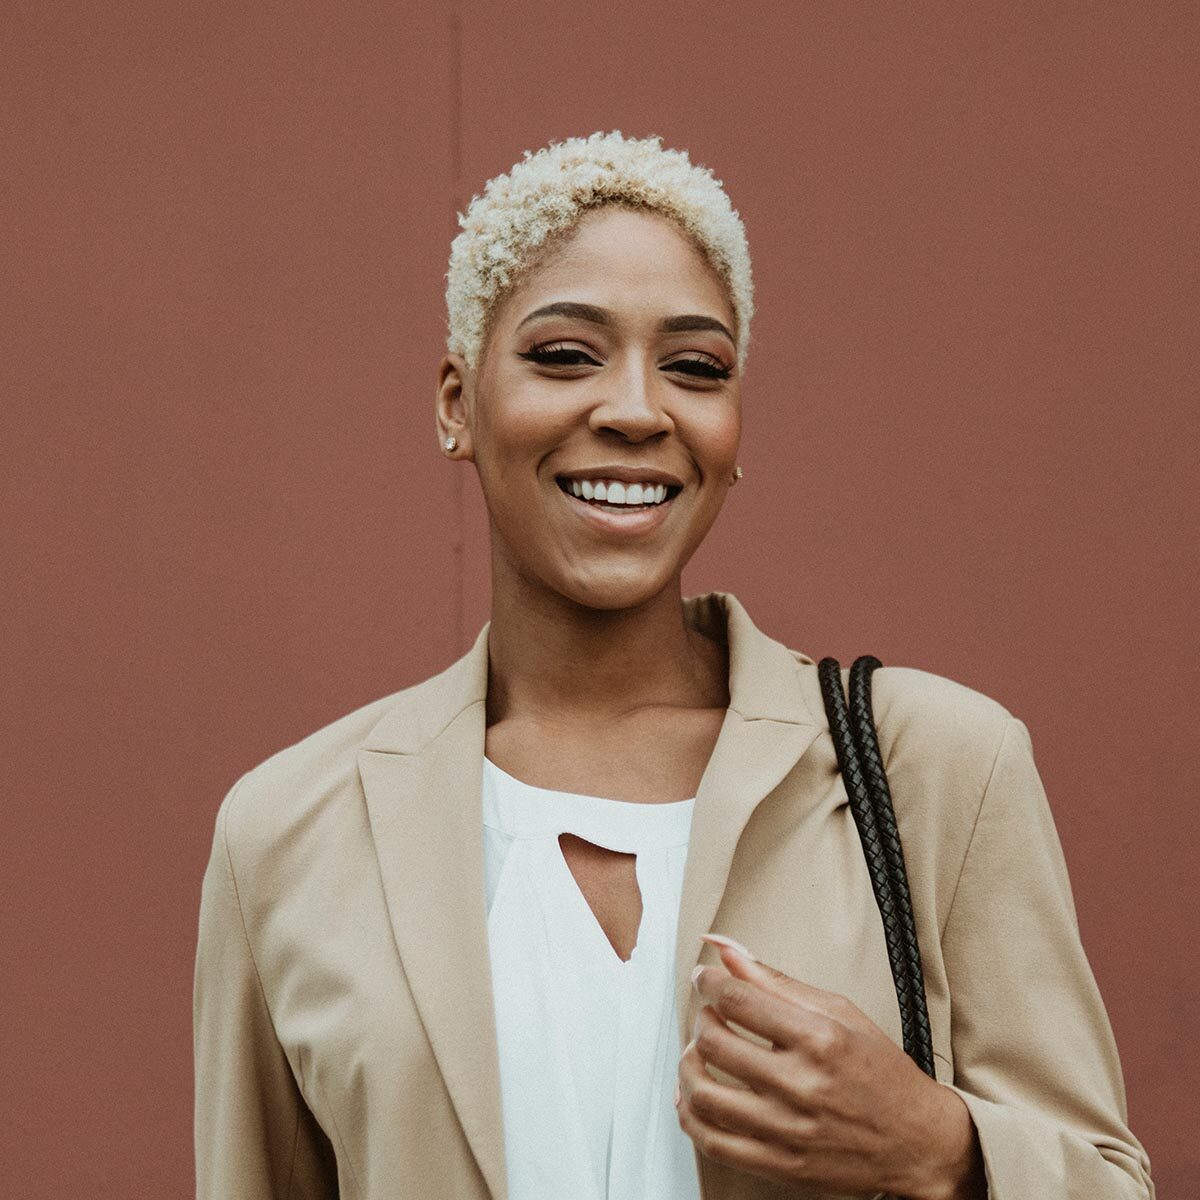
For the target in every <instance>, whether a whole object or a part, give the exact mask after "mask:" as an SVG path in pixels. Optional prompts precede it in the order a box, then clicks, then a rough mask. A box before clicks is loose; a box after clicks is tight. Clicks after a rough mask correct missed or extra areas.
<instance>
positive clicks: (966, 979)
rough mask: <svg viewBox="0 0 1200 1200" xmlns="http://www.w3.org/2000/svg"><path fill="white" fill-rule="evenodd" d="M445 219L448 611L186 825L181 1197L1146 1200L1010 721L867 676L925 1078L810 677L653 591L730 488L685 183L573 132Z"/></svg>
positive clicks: (715, 267)
mask: <svg viewBox="0 0 1200 1200" xmlns="http://www.w3.org/2000/svg"><path fill="white" fill-rule="evenodd" d="M460 222H461V224H462V232H461V233H460V234H459V235H458V236H457V237H456V238H455V239H454V243H453V247H452V253H451V259H450V270H449V273H448V278H449V286H448V288H447V304H448V310H449V336H448V340H447V346H446V353H445V354H444V356H443V357H442V358H441V362H440V365H439V367H438V371H437V384H436V389H435V394H434V418H435V423H436V429H437V436H438V442H439V446H440V448H441V450H442V452H443V453H444V454H445V455H446V456H447V457H448V458H449V459H450V460H453V462H454V465H455V468H456V469H464V468H465V467H466V466H467V464H470V466H471V467H472V468H473V469H474V472H475V474H476V476H477V478H478V480H479V484H480V487H481V489H482V492H483V497H484V500H485V502H486V505H487V510H488V514H489V520H490V540H491V556H490V560H491V561H490V565H491V578H492V607H491V617H490V620H489V621H488V622H487V623H486V624H485V625H484V626H483V627H482V628H481V629H480V631H479V633H478V635H477V636H476V638H475V642H474V645H473V646H472V648H471V649H470V651H469V652H468V653H467V654H466V655H464V656H463V657H462V658H460V659H459V660H458V661H457V662H455V663H452V664H451V665H450V666H448V667H447V668H446V669H445V670H444V671H442V672H441V673H440V674H438V675H436V676H434V677H433V678H431V679H426V680H424V681H423V682H421V683H419V684H416V685H414V686H412V687H409V688H405V689H403V690H402V691H399V692H397V693H394V694H392V695H389V696H385V697H383V698H381V699H379V700H377V701H375V702H374V703H372V704H369V705H367V706H365V707H364V708H362V709H359V710H358V711H356V712H353V713H350V714H348V715H347V716H345V717H343V718H341V719H340V720H338V721H336V722H334V723H333V724H331V725H329V726H327V727H325V728H324V729H320V730H318V731H316V732H315V733H313V734H311V735H310V736H309V737H307V738H305V739H304V740H303V741H302V742H299V743H297V744H296V745H294V746H290V747H288V748H286V749H284V750H282V751H280V752H279V753H278V754H276V755H274V756H272V757H271V758H270V759H268V760H267V761H266V762H263V763H261V764H259V765H258V766H256V767H255V768H253V769H252V770H251V771H249V772H247V773H246V774H245V775H244V776H243V777H242V778H241V779H239V780H238V781H237V783H236V784H235V785H234V787H233V788H232V789H231V790H230V792H229V794H228V795H227V796H226V797H225V800H224V801H223V803H222V804H221V806H220V809H219V811H218V814H217V819H216V830H215V836H214V841H213V847H212V853H211V857H210V861H209V866H208V870H207V873H206V875H205V879H204V889H203V896H202V901H201V919H200V936H199V943H198V948H197V958H196V976H195V979H196V984H195V1054H196V1150H197V1197H198V1200H218V1198H220V1200H226V1198H227V1197H231V1196H238V1197H242V1198H243V1200H268V1198H270V1197H282V1196H304V1197H306V1198H307V1200H321V1198H325V1197H329V1198H331V1200H332V1197H335V1196H357V1197H361V1198H363V1200H385V1198H389V1200H390V1198H392V1197H396V1196H400V1195H403V1196H413V1197H421V1198H422V1200H439V1198H444V1200H451V1198H454V1200H463V1198H466V1200H486V1198H488V1197H491V1198H492V1200H550V1198H555V1200H557V1198H558V1197H570V1198H571V1200H617V1198H619V1200H644V1198H648V1197H653V1198H655V1200H697V1198H699V1197H704V1200H733V1198H734V1197H737V1198H738V1200H755V1198H757V1197H761V1198H763V1200H766V1197H779V1196H782V1195H789V1196H790V1195H795V1196H802V1197H805V1198H807V1200H821V1198H822V1197H835V1196H836V1197H848V1196H858V1197H869V1196H878V1195H879V1194H880V1193H884V1192H886V1193H889V1194H894V1195H897V1196H905V1197H912V1198H913V1200H954V1198H959V1200H966V1198H972V1197H973V1198H977V1200H984V1198H985V1197H990V1200H1027V1198H1028V1197H1032V1196H1037V1197H1043V1196H1044V1197H1056V1198H1063V1200H1152V1198H1153V1196H1154V1189H1153V1184H1152V1183H1151V1182H1150V1175H1149V1160H1148V1158H1147V1157H1146V1154H1145V1151H1144V1149H1143V1148H1142V1146H1141V1144H1140V1143H1139V1142H1138V1141H1137V1139H1136V1138H1135V1137H1134V1136H1133V1134H1132V1132H1131V1131H1130V1130H1129V1128H1128V1125H1127V1123H1126V1113H1125V1097H1124V1090H1123V1083H1122V1077H1121V1069H1120V1063H1119V1060H1118V1057H1117V1053H1116V1047H1115V1045H1114V1043H1113V1039H1112V1031H1111V1029H1110V1027H1109V1025H1108V1022H1107V1018H1106V1015H1105V1011H1104V1006H1103V1004H1102V1002H1101V999H1100V996H1099V993H1098V991H1097V989H1096V984H1095V980H1094V978H1093V976H1092V974H1091V971H1090V968H1089V965H1088V961H1087V957H1086V955H1085V953H1084V951H1083V947H1082V945H1081V943H1080V940H1079V928H1078V923H1077V922H1076V921H1075V918H1074V907H1073V901H1072V897H1071V891H1070V884H1069V881H1068V878H1067V873H1066V867H1065V863H1064V860H1063V855H1062V850H1061V847H1060V845H1059V842H1058V839H1057V835H1056V833H1055V828H1054V822H1053V819H1052V817H1051V815H1050V810H1049V807H1048V805H1047V802H1046V797H1045V794H1044V792H1043V790H1042V787H1041V782H1040V779H1039V777H1038V773H1037V770H1036V768H1035V767H1034V763H1033V757H1032V747H1031V742H1030V739H1029V735H1028V731H1027V730H1026V728H1025V726H1024V725H1023V724H1022V723H1021V722H1020V721H1019V720H1018V719H1017V718H1015V717H1014V716H1013V715H1012V714H1011V713H1009V712H1008V711H1007V710H1006V709H1005V708H1004V707H1003V706H1002V705H1001V704H999V703H998V702H997V701H995V700H993V699H991V698H989V697H987V696H984V695H982V694H980V693H979V692H976V691H973V690H971V689H970V688H967V687H965V686H963V685H962V684H958V683H955V682H954V681H952V680H949V679H946V678H943V677H941V676H937V675H934V674H931V673H928V672H925V671H921V670H917V669H910V668H900V667H894V668H886V667H881V668H879V669H878V670H877V671H876V672H875V674H874V683H873V687H874V697H875V700H874V704H875V713H876V723H877V726H878V735H879V743H880V748H881V751H882V755H883V760H884V763H885V765H886V769H887V777H888V781H889V785H890V790H891V793H892V800H893V804H894V807H895V811H896V820H897V824H898V826H899V828H900V830H901V831H902V833H903V837H904V851H905V865H906V869H907V874H908V882H909V888H910V892H911V898H912V905H913V911H914V920H915V923H916V927H917V936H918V941H919V945H920V947H921V952H922V968H923V973H924V980H925V986H926V988H927V990H928V1016H929V1025H930V1031H931V1034H932V1045H933V1050H934V1058H935V1060H936V1063H937V1068H938V1076H937V1078H933V1077H931V1076H930V1075H929V1074H927V1073H926V1072H925V1071H923V1070H922V1069H921V1068H920V1067H918V1066H917V1065H916V1063H915V1062H914V1061H913V1060H912V1059H911V1058H909V1057H908V1055H907V1054H906V1053H905V1051H904V1049H903V1048H902V1041H903V1031H902V1028H901V1020H900V1015H899V1012H898V1008H897V995H896V990H895V987H894V981H893V977H892V973H891V969H890V965H889V961H888V957H887V951H886V946H885V939H884V931H883V928H882V925H881V921H880V910H879V907H878V906H877V904H876V901H875V896H874V893H873V891H872V885H871V879H870V876H869V873H868V871H867V868H866V865H865V863H864V861H863V853H862V846H861V843H860V840H859V834H858V831H857V828H856V826H855V822H854V819H853V815H852V813H851V812H850V807H849V802H848V798H847V795H846V790H845V786H844V784H843V783H842V778H841V775H840V773H839V770H838V762H837V751H836V748H835V746H834V743H833V739H832V737H831V736H830V730H829V724H828V721H827V719H826V717H825V709H824V704H823V700H822V685H821V681H820V679H819V676H818V667H817V663H816V661H815V659H814V658H813V657H811V656H810V655H808V654H806V653H804V652H802V651H799V650H792V649H789V648H788V647H787V646H785V645H783V644H782V643H780V642H778V641H776V640H775V639H774V638H772V637H770V636H768V635H767V634H766V633H764V632H763V631H762V630H760V629H759V628H758V627H757V626H756V625H755V624H754V622H753V621H752V620H751V618H750V616H749V614H748V613H747V611H746V609H745V608H744V607H743V606H742V605H741V604H740V603H739V601H738V600H737V599H736V597H735V596H734V595H733V594H732V593H729V592H723V591H720V592H709V593H707V594H704V595H701V596H691V597H684V596H683V594H682V590H681V578H682V572H683V570H684V567H685V566H686V565H687V563H688V561H689V560H690V559H691V557H692V555H693V553H694V552H695V550H696V548H697V547H698V546H699V545H700V543H701V542H702V540H703V539H704V537H705V536H706V534H707V533H708V531H709V529H710V528H711V527H712V525H713V522H714V521H715V520H716V519H717V516H718V515H719V513H720V512H721V510H722V508H723V506H724V504H725V502H726V500H727V498H728V496H729V493H730V488H731V487H732V485H733V484H734V483H735V482H736V481H737V479H738V478H739V477H740V476H741V474H742V471H741V468H740V467H738V466H737V465H736V459H737V453H738V446H739V439H740V434H741V404H742V382H743V378H744V373H745V368H746V352H747V347H748V345H749V336H750V335H749V327H750V318H751V315H752V312H753V302H752V287H751V276H750V259H749V253H748V250H747V245H746V239H745V231H744V229H743V227H742V222H741V220H740V218H739V216H738V214H737V212H736V211H735V210H734V209H733V208H732V206H731V205H730V202H729V200H728V198H727V196H726V194H725V192H724V190H723V188H722V186H721V183H720V181H718V180H716V179H714V178H713V176H712V174H711V172H709V171H708V170H706V169H704V168H701V167H698V166H695V165H693V164H692V163H691V162H690V161H689V160H688V157H687V155H686V154H684V153H682V152H681V151H676V150H666V149H664V148H663V147H662V145H661V143H660V140H659V139H658V138H647V139H642V140H638V139H627V138H625V137H623V136H622V135H621V134H620V133H619V132H615V131H614V132H613V133H609V134H602V133H596V134H593V135H591V136H590V137H588V138H571V139H568V140H567V141H566V142H563V143H561V144H554V143H552V144H551V145H550V146H549V147H547V148H545V149H543V150H540V151H538V152H537V153H536V154H533V155H530V153H529V152H528V151H527V152H526V154H525V158H524V161H523V162H520V163H518V164H516V165H515V166H514V167H513V168H512V170H511V171H510V172H509V173H508V174H506V175H502V176H499V177H497V178H496V179H493V180H491V181H489V182H488V184H487V185H486V188H485V190H484V193H483V195H482V196H479V197H475V198H474V199H473V201H472V203H471V205H470V207H469V210H468V212H467V213H466V214H465V215H461V214H460ZM843 682H844V681H843ZM714 928H717V929H720V930H722V931H724V933H723V934H716V935H712V936H713V938H714V941H706V942H702V939H705V938H707V937H709V935H710V931H712V930H713V929H714ZM730 934H736V936H737V938H738V939H739V941H740V942H742V943H746V944H748V945H750V946H752V947H753V948H754V956H753V957H747V956H745V955H742V954H739V953H738V952H737V951H738V942H733V941H731V939H730V937H729V936H728V935H730ZM714 946H719V948H720V949H719V953H718V952H717V951H716V950H715V949H714ZM702 954H704V955H705V956H706V961H703V962H702V961H701V956H702ZM781 1189H782V1190H781Z"/></svg>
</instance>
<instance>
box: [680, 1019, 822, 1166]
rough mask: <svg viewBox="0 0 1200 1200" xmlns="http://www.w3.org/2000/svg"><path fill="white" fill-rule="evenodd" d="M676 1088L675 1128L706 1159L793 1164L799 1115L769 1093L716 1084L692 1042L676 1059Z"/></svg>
mask: <svg viewBox="0 0 1200 1200" xmlns="http://www.w3.org/2000/svg"><path fill="white" fill-rule="evenodd" d="M730 1036H732V1037H737V1035H736V1034H732V1033H731V1035H730ZM764 1053H770V1051H764ZM679 1087H680V1099H679V1103H678V1105H677V1112H678V1117H679V1124H680V1127H681V1128H682V1129H683V1130H684V1132H685V1133H687V1134H688V1136H689V1137H690V1138H691V1139H692V1141H694V1142H695V1143H696V1145H697V1146H698V1147H699V1148H700V1150H701V1151H702V1152H703V1153H705V1154H707V1155H708V1156H709V1157H710V1158H714V1159H716V1160H717V1161H720V1162H727V1163H730V1164H738V1165H745V1166H747V1167H748V1168H749V1169H754V1167H753V1166H752V1165H751V1164H753V1165H754V1166H758V1167H761V1168H763V1169H766V1168H768V1167H770V1168H771V1169H773V1170H776V1171H785V1172H786V1171H788V1170H790V1169H794V1168H795V1167H796V1166H797V1165H798V1163H799V1161H800V1152H801V1145H800V1137H801V1135H802V1134H803V1132H804V1125H803V1118H800V1117H798V1115H797V1114H796V1113H794V1112H789V1111H788V1110H787V1109H786V1107H785V1106H784V1105H783V1104H781V1103H780V1102H779V1101H778V1100H776V1099H775V1098H774V1097H772V1096H770V1095H760V1094H758V1093H756V1092H754V1091H750V1090H747V1089H745V1088H738V1087H733V1086H731V1085H729V1084H724V1083H719V1082H718V1081H717V1080H715V1079H714V1078H713V1077H712V1076H711V1075H710V1074H709V1073H708V1071H707V1070H706V1069H705V1059H704V1058H703V1057H702V1056H701V1053H700V1050H699V1048H698V1045H697V1043H696V1042H694V1041H693V1042H689V1043H688V1046H687V1048H686V1049H685V1050H684V1052H683V1055H682V1056H681V1057H680V1060H679Z"/></svg>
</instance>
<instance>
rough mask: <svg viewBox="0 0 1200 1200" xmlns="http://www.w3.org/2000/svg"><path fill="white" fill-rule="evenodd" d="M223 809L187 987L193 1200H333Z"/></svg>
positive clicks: (330, 1157)
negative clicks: (273, 1008)
mask: <svg viewBox="0 0 1200 1200" xmlns="http://www.w3.org/2000/svg"><path fill="white" fill-rule="evenodd" d="M244 780H245V776H243V777H242V779H241V780H239V781H238V783H236V784H235V785H234V787H233V788H232V789H231V791H230V792H229V794H228V795H227V796H226V797H225V800H224V801H223V802H222V804H221V806H220V808H219V810H218V812H217V819H216V828H215V832H214V835H213V843H212V852H211V855H210V857H209V862H208V866H207V868H206V870H205V874H204V881H203V884H202V886H201V899H200V922H199V925H200V928H199V935H198V940H197V946H196V965H195V976H194V990H193V1023H192V1029H193V1056H194V1067H195V1122H194V1133H195V1149H196V1197H197V1200H331V1198H333V1197H336V1196H337V1195H338V1178H337V1160H336V1157H335V1155H334V1151H333V1148H332V1145H331V1143H330V1142H329V1140H328V1138H327V1137H326V1136H325V1134H324V1133H323V1132H322V1130H321V1127H320V1125H319V1124H318V1123H317V1121H316V1120H315V1118H314V1117H313V1115H312V1113H311V1112H310V1111H309V1109H308V1107H307V1105H306V1104H305V1102H304V1098H303V1096H302V1094H301V1091H300V1088H299V1087H298V1086H297V1083H296V1080H295V1077H294V1076H293V1074H292V1070H291V1066H290V1064H289V1062H288V1059H287V1056H286V1054H285V1053H284V1051H283V1047H282V1046H281V1045H280V1044H279V1040H278V1038H277V1037H276V1035H275V1029H274V1026H273V1024H272V1021H271V1013H270V1009H269V1007H268V1003H267V997H266V994H265V992H264V991H263V986H262V981H261V980H260V978H259V975H258V970H257V968H256V966H255V962H254V955H253V953H252V951H251V949H250V943H249V940H248V937H247V933H246V926H245V923H244V921H243V917H242V909H241V903H240V900H239V897H238V881H237V879H236V878H235V876H234V869H233V859H232V857H231V855H230V850H229V841H228V834H227V826H228V821H229V810H230V807H231V806H232V803H233V800H234V798H235V796H236V794H237V791H238V788H239V787H240V786H241V784H242V783H243V782H244Z"/></svg>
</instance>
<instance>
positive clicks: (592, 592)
mask: <svg viewBox="0 0 1200 1200" xmlns="http://www.w3.org/2000/svg"><path fill="white" fill-rule="evenodd" d="M673 578H675V576H673V575H672V574H671V573H670V572H662V573H658V572H655V573H653V574H647V572H646V571H645V570H644V569H642V570H637V571H636V572H635V571H633V570H631V571H630V572H628V573H623V572H620V571H598V572H596V573H595V574H593V575H588V576H586V577H577V578H574V579H571V580H561V581H560V582H559V585H558V590H559V591H560V592H562V594H563V595H564V596H566V597H567V598H568V599H569V600H573V601H574V602H575V603H576V604H580V605H583V606H584V607H586V608H594V609H602V610H606V611H617V610H619V609H626V608H637V607H638V606H639V605H642V604H646V603H648V602H649V601H650V600H653V599H654V598H655V597H656V596H658V595H659V594H660V593H661V592H662V590H663V589H664V588H665V587H668V586H670V583H671V580H672V579H673Z"/></svg>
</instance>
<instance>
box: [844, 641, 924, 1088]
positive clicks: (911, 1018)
mask: <svg viewBox="0 0 1200 1200" xmlns="http://www.w3.org/2000/svg"><path fill="white" fill-rule="evenodd" d="M881 666H883V664H882V663H881V662H880V661H879V659H877V658H875V657H874V656H873V655H870V654H864V655H863V656H862V657H861V658H858V659H856V660H855V662H854V665H853V666H852V667H851V668H850V724H851V727H852V729H853V731H854V736H855V741H856V742H857V746H858V752H859V767H860V769H861V771H862V774H863V777H864V779H865V780H866V784H867V788H868V790H869V791H870V793H871V799H872V803H873V806H874V809H875V825H876V829H877V830H878V832H879V840H880V843H881V845H882V847H883V854H884V858H885V859H886V861H887V866H888V879H889V882H890V885H891V892H892V899H893V903H894V907H895V911H896V914H897V917H898V921H899V928H900V939H901V944H902V946H903V949H904V960H905V965H906V968H907V975H908V997H909V1006H910V1007H909V1011H908V1013H907V1014H905V1013H902V1014H901V1024H902V1027H903V1029H904V1049H905V1050H906V1051H907V1052H908V1054H909V1055H910V1056H911V1057H912V1059H913V1060H914V1061H915V1062H916V1063H917V1065H918V1066H919V1067H920V1068H921V1070H923V1071H924V1072H925V1073H926V1074H927V1075H930V1076H933V1075H934V1074H935V1069H934V1062H933V1035H932V1031H931V1030H930V1027H929V1009H928V1006H927V1004H926V1001H925V978H924V975H923V973H922V971H921V952H920V946H919V944H918V941H917V928H916V923H915V921H914V919H913V910H912V897H911V895H910V893H909V888H908V874H907V872H906V871H905V869H904V848H903V846H902V845H901V843H900V832H899V829H898V828H897V826H896V814H895V810H894V809H893V807H892V794H891V789H890V788H889V787H888V781H887V773H886V772H885V771H884V767H883V755H882V754H881V753H880V749H879V739H878V737H877V736H876V732H875V724H874V721H873V720H872V716H871V714H872V705H871V673H872V672H873V671H874V670H875V668H876V667H881Z"/></svg>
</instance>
